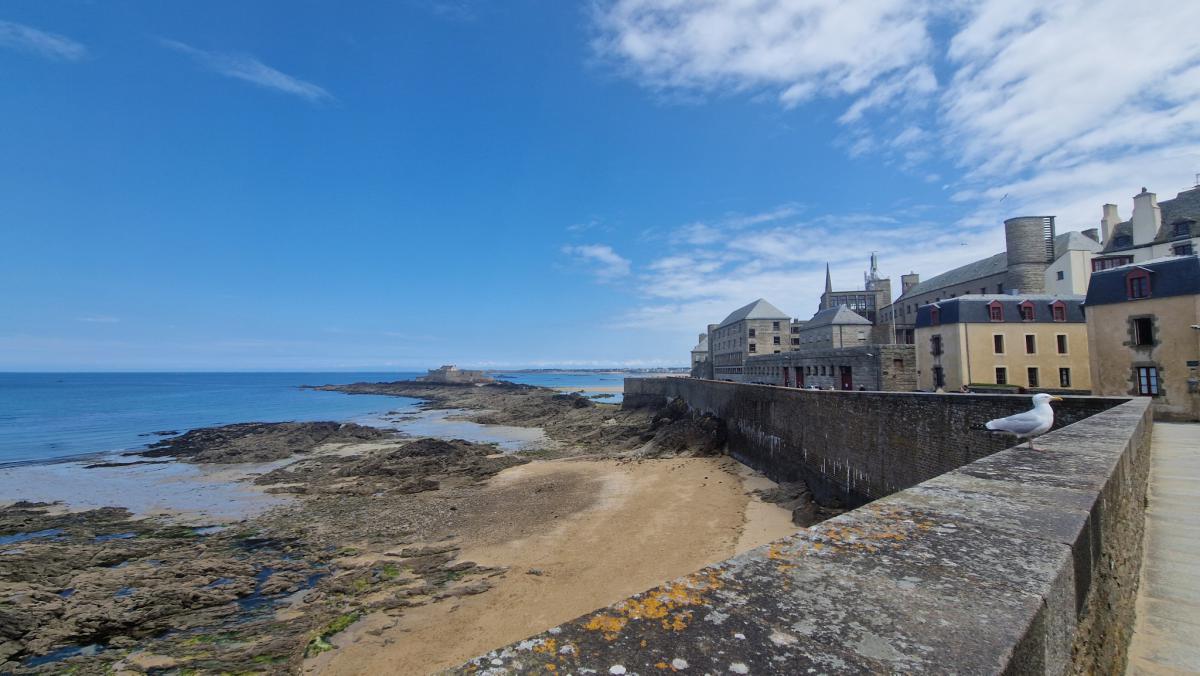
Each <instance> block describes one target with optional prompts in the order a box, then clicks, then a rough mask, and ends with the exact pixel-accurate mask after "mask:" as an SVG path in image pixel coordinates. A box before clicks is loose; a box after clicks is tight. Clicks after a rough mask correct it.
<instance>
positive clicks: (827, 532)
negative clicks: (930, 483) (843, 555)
mask: <svg viewBox="0 0 1200 676" xmlns="http://www.w3.org/2000/svg"><path fill="white" fill-rule="evenodd" d="M863 509H864V510H869V511H873V512H875V514H877V515H878V516H879V518H878V519H877V520H873V521H872V522H870V523H867V524H862V523H859V524H852V525H842V524H839V523H836V522H835V523H827V524H825V525H824V526H823V527H819V528H816V529H813V530H812V531H810V535H809V537H810V539H811V548H810V549H809V550H808V551H809V553H816V552H820V551H821V550H822V549H825V548H829V549H830V550H831V551H832V552H835V553H840V552H858V553H863V552H865V553H868V554H877V553H879V552H882V551H894V550H897V549H899V548H900V547H901V546H902V543H904V542H905V541H907V540H908V539H909V538H910V537H911V536H912V534H913V533H914V532H922V531H928V530H929V529H931V528H933V527H934V526H935V525H936V524H935V523H934V522H933V521H930V520H928V519H915V518H913V517H914V515H913V514H910V513H908V512H905V511H903V510H900V509H897V508H894V507H886V506H885V507H877V506H868V507H864V508H863ZM773 558H774V557H773Z"/></svg>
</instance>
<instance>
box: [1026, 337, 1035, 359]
mask: <svg viewBox="0 0 1200 676" xmlns="http://www.w3.org/2000/svg"><path fill="white" fill-rule="evenodd" d="M1025 354H1037V336H1035V335H1033V334H1031V333H1027V334H1025Z"/></svg>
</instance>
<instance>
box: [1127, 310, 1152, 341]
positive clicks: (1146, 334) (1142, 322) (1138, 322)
mask: <svg viewBox="0 0 1200 676" xmlns="http://www.w3.org/2000/svg"><path fill="white" fill-rule="evenodd" d="M1130 322H1131V323H1132V324H1133V344H1134V345H1153V344H1154V319H1152V318H1150V317H1134V318H1133V319H1131V320H1130Z"/></svg>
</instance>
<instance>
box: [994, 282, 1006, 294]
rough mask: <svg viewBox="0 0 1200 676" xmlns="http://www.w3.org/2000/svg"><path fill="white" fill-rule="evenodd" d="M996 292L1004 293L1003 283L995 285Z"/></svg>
mask: <svg viewBox="0 0 1200 676" xmlns="http://www.w3.org/2000/svg"><path fill="white" fill-rule="evenodd" d="M996 293H1004V285H1003V284H997V285H996Z"/></svg>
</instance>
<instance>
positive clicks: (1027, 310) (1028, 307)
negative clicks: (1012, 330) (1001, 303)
mask: <svg viewBox="0 0 1200 676" xmlns="http://www.w3.org/2000/svg"><path fill="white" fill-rule="evenodd" d="M1020 312H1021V321H1023V322H1031V321H1033V303H1030V302H1029V301H1025V302H1024V303H1021V306H1020Z"/></svg>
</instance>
